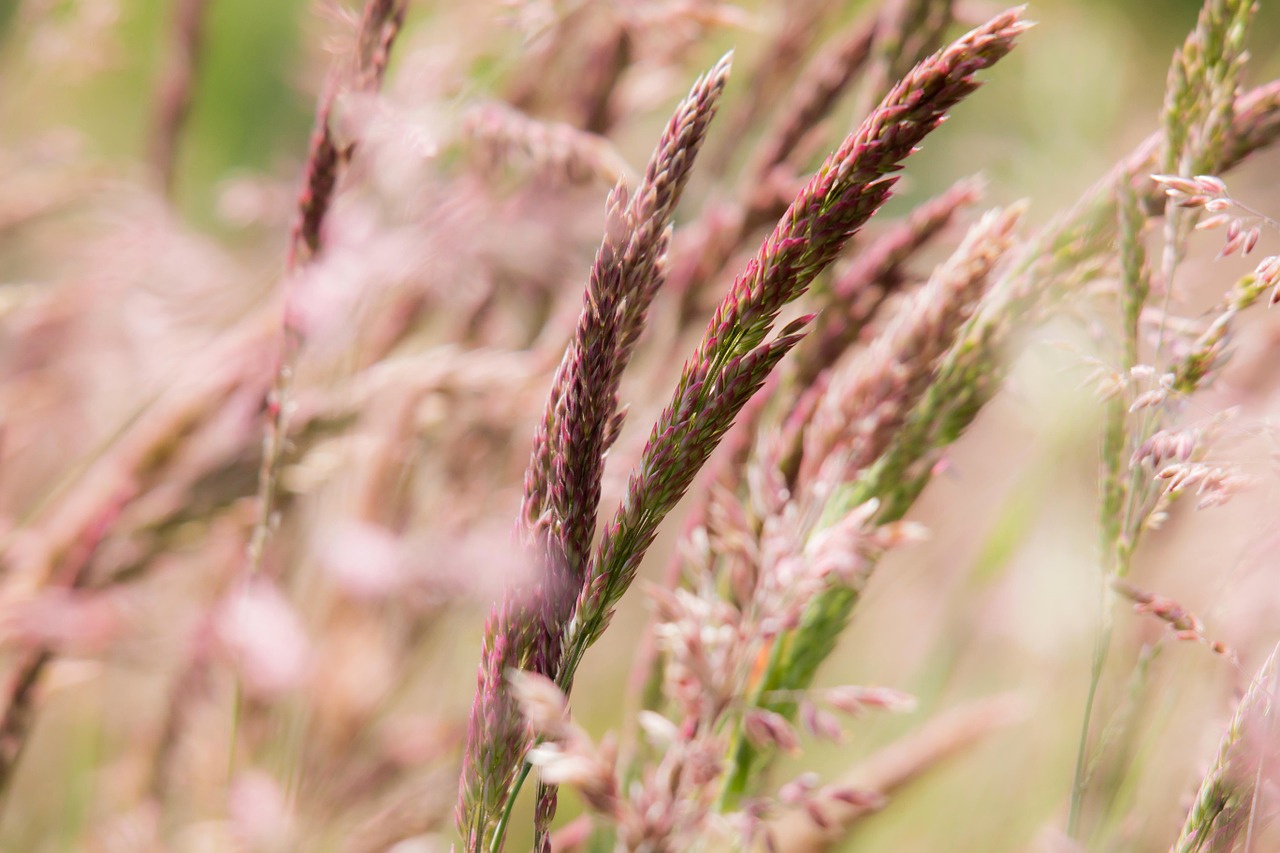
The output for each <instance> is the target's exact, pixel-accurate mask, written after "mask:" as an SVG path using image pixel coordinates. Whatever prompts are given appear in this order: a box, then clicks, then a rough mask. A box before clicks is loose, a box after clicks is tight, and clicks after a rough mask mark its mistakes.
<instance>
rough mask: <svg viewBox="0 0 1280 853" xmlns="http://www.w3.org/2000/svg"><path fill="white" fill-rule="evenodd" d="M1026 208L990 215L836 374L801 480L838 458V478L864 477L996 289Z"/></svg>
mask: <svg viewBox="0 0 1280 853" xmlns="http://www.w3.org/2000/svg"><path fill="white" fill-rule="evenodd" d="M1023 209H1024V208H1023V207H1022V206H1021V205H1019V206H1015V207H1010V208H1007V209H1005V210H996V211H992V212H990V213H987V214H986V215H985V216H983V218H982V220H981V221H980V222H978V223H977V224H976V225H974V226H973V227H972V228H970V229H969V231H968V233H966V234H965V237H964V240H963V241H961V243H960V246H959V247H958V248H957V249H956V250H955V252H953V253H952V255H951V257H950V258H948V259H947V261H946V262H945V263H943V264H942V265H941V266H939V267H938V268H937V269H936V270H935V271H934V273H933V275H932V276H930V278H929V282H928V284H926V285H925V286H924V288H922V289H921V290H920V292H919V293H917V294H915V295H914V296H912V297H911V299H910V300H908V301H907V302H906V303H905V304H904V305H903V306H902V308H901V310H900V311H899V312H898V314H897V315H896V316H895V317H894V320H893V322H892V323H891V324H890V325H889V327H888V328H886V329H885V331H884V332H883V333H882V334H881V335H880V336H879V337H877V338H876V339H875V341H873V342H872V343H871V345H870V346H869V347H868V349H867V350H866V351H865V352H863V353H860V354H859V356H858V358H856V359H854V360H853V361H852V362H850V364H849V366H848V368H847V369H843V370H838V371H837V372H836V374H835V375H834V376H833V377H832V379H831V382H830V384H829V386H828V388H827V390H826V393H825V394H824V395H823V398H822V401H821V402H820V403H819V404H818V407H817V410H816V412H815V413H814V417H813V421H812V423H811V424H810V426H809V429H808V430H807V431H806V434H805V446H804V459H803V463H802V465H801V469H800V477H799V480H800V481H801V482H805V481H817V480H819V479H821V478H820V477H819V469H820V468H821V467H822V466H825V465H829V464H832V463H833V461H834V462H835V463H836V464H838V465H839V466H840V467H841V468H842V470H843V472H844V473H843V476H837V477H835V479H836V480H843V479H846V478H848V477H852V476H856V475H857V472H859V471H861V470H862V469H863V468H865V467H866V466H868V465H870V464H871V462H873V461H874V460H875V459H876V458H877V457H878V456H879V455H880V453H881V452H882V451H883V450H884V447H885V445H886V444H887V442H888V439H889V437H890V436H891V435H892V434H893V433H894V432H896V431H897V430H898V428H899V427H900V426H901V425H902V421H903V420H904V419H905V418H906V416H907V414H908V411H909V408H910V406H911V405H912V404H913V403H914V402H915V401H916V400H917V399H919V397H920V395H921V394H922V393H923V392H924V389H925V387H927V385H928V383H929V380H930V379H931V378H932V372H933V367H934V365H935V364H936V363H937V361H938V359H940V358H941V357H942V356H943V355H944V354H945V353H946V350H947V348H948V346H949V345H950V342H951V341H952V340H953V339H954V337H955V334H956V331H957V329H959V327H960V326H961V324H963V323H964V322H965V321H966V320H967V319H968V318H969V316H970V315H971V313H972V311H973V309H974V306H975V305H976V304H977V302H978V298H979V297H980V296H981V295H982V294H983V293H984V292H985V291H986V288H987V287H988V286H990V282H991V274H992V271H993V270H994V269H995V266H996V264H997V263H999V262H1000V261H1001V260H1002V259H1003V258H1004V257H1005V256H1006V255H1007V254H1008V252H1009V251H1010V250H1011V249H1012V248H1013V245H1014V233H1013V231H1014V227H1015V226H1016V225H1017V223H1018V220H1019V219H1020V218H1021V216H1022V212H1023ZM836 454H838V456H839V458H838V459H836V460H833V459H832V456H833V455H836Z"/></svg>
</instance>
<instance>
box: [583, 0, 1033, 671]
mask: <svg viewBox="0 0 1280 853" xmlns="http://www.w3.org/2000/svg"><path fill="white" fill-rule="evenodd" d="M1029 26H1030V25H1029V24H1027V23H1026V22H1025V21H1023V19H1022V9H1021V7H1019V8H1016V9H1011V10H1009V11H1007V12H1005V13H1003V14H1001V15H998V16H996V17H995V18H993V19H992V20H991V21H989V22H988V23H987V24H985V25H984V26H982V27H979V28H978V29H975V30H973V31H972V32H970V33H968V34H966V35H965V36H962V37H961V38H960V39H958V40H957V41H956V42H954V43H953V44H952V45H951V46H949V47H948V48H946V49H945V50H943V51H941V52H940V53H938V54H936V55H935V56H933V57H931V58H929V59H927V60H925V61H924V62H922V63H921V64H920V65H918V66H917V67H916V68H915V69H914V70H913V71H912V72H911V73H910V74H908V75H907V76H906V77H905V78H903V80H902V81H900V82H899V83H898V84H897V85H896V86H894V88H893V90H892V91H891V92H890V93H889V94H888V96H886V98H885V99H884V101H883V102H882V103H881V104H880V106H879V107H877V108H876V109H875V110H874V111H873V112H872V114H871V115H870V116H869V117H868V118H867V120H866V121H865V122H864V123H863V124H862V126H861V127H860V128H859V129H858V131H857V132H855V133H854V134H852V135H850V136H849V137H848V138H847V139H846V140H845V142H844V144H842V145H841V146H840V148H839V149H838V150H837V151H836V152H835V153H834V154H832V155H831V156H830V157H829V158H828V159H827V161H826V162H825V163H823V165H822V167H821V168H819V170H818V172H817V174H816V175H814V177H813V178H812V180H810V182H809V184H808V185H807V186H806V187H805V189H804V190H803V191H802V192H801V193H800V195H799V197H797V198H796V200H795V202H794V203H793V204H792V205H791V207H790V209H788V211H787V213H786V214H785V215H784V216H783V218H782V220H781V221H780V222H779V223H778V225H777V227H776V228H775V229H774V232H773V234H772V235H770V237H769V238H768V239H766V240H765V242H764V244H763V245H762V246H761V248H760V250H759V252H758V253H757V255H756V257H755V258H754V259H753V260H752V261H751V262H750V263H749V264H748V266H747V269H746V271H745V272H744V273H743V274H742V275H741V276H739V278H738V279H737V281H736V282H734V285H733V288H732V289H731V290H730V292H729V294H728V295H727V296H726V297H725V299H724V301H723V302H721V303H720V306H719V307H718V308H717V309H716V312H715V315H714V316H713V317H712V319H711V322H710V324H709V325H708V327H707V331H706V333H705V335H704V337H703V339H702V342H701V343H700V344H699V345H698V348H697V350H696V351H695V352H694V355H693V356H692V357H691V358H690V359H689V361H687V362H686V363H685V369H684V371H683V374H682V376H681V378H680V381H679V383H678V384H677V386H676V391H675V393H674V394H673V395H672V399H671V403H670V404H669V405H668V407H667V409H666V411H664V412H663V414H662V416H661V417H660V418H659V420H658V422H657V423H656V424H655V425H654V428H653V431H652V432H651V433H650V437H649V442H648V445H647V446H646V448H645V452H644V457H643V459H642V461H641V463H640V466H639V468H637V469H636V470H635V471H633V472H632V475H631V479H630V482H629V483H628V487H627V493H626V496H625V497H624V498H623V501H622V505H621V506H620V507H619V508H618V511H617V514H616V515H615V517H614V520H613V522H612V523H611V524H610V525H609V526H608V528H606V530H605V532H604V534H603V537H602V539H601V542H600V545H599V547H598V548H597V550H596V553H595V556H594V557H593V559H592V560H591V563H590V565H589V567H588V579H587V583H586V585H585V586H584V588H583V593H582V595H580V596H579V599H578V603H577V606H576V608H575V612H574V616H573V620H572V622H571V623H570V625H569V627H568V630H567V631H566V636H565V659H564V664H563V665H562V667H561V670H560V684H561V686H562V687H565V688H566V689H568V687H569V686H570V685H571V684H572V679H573V674H574V671H575V670H576V668H577V664H578V661H580V660H581V657H582V655H583V653H584V652H585V651H586V649H587V648H588V647H589V646H590V645H591V644H592V643H593V642H595V640H596V638H597V637H599V636H600V634H601V633H602V632H603V631H604V629H605V628H606V627H607V625H608V623H609V619H610V618H611V616H612V613H613V608H614V607H615V605H616V604H617V602H618V600H619V599H620V598H621V597H622V595H623V593H624V592H626V590H627V588H628V587H629V586H630V584H631V581H632V579H633V578H634V577H635V571H636V569H637V567H638V566H639V564H640V560H641V559H642V558H643V557H644V554H645V552H646V551H647V549H648V547H649V545H650V544H652V542H653V539H654V536H655V535H656V533H657V527H658V524H659V523H660V522H661V521H662V519H663V518H664V517H665V516H666V514H667V513H668V512H669V511H670V510H671V508H672V507H673V506H674V505H675V504H676V502H677V501H678V500H679V499H680V497H681V496H682V495H683V494H684V492H685V490H686V489H687V488H688V487H689V484H690V483H691V482H692V480H693V477H694V475H695V474H696V473H697V471H698V469H699V468H701V466H702V464H703V463H704V462H705V461H706V459H707V457H708V456H709V455H710V453H711V451H712V450H713V449H714V447H715V445H716V444H717V443H718V442H719V440H720V438H721V437H722V436H723V435H724V432H725V431H726V430H727V429H728V428H729V426H730V425H731V423H732V421H733V418H734V416H736V414H737V412H738V411H739V410H740V409H741V408H742V406H743V405H744V404H745V403H746V401H747V400H748V399H750V397H751V396H752V394H754V393H755V391H756V390H757V389H758V388H759V386H760V384H761V383H762V382H763V381H764V379H765V377H766V375H767V374H768V373H769V371H770V370H771V369H772V367H773V365H774V364H775V363H776V362H777V361H778V360H779V359H780V358H781V357H782V356H783V355H784V354H785V353H786V352H787V351H788V350H790V349H791V348H792V347H794V346H795V345H796V343H798V342H799V338H800V330H801V328H802V327H803V322H801V323H794V324H791V325H789V326H788V327H787V328H785V329H784V330H783V331H782V333H781V335H780V336H779V337H778V338H775V339H774V340H772V341H770V342H765V338H766V337H767V335H768V334H769V331H770V330H771V329H772V326H773V322H774V319H775V318H776V317H777V314H778V312H779V311H780V310H781V309H782V308H783V307H784V306H785V305H786V304H787V303H788V302H790V301H791V300H793V299H795V298H796V297H797V296H799V295H800V294H801V293H803V292H804V290H805V289H806V288H807V287H808V286H809V284H810V283H811V282H812V280H813V278H814V277H815V276H816V275H817V274H818V273H819V272H821V271H822V269H824V268H825V267H826V266H827V265H828V264H829V263H830V262H831V261H832V260H834V259H835V257H836V255H837V254H838V252H839V250H840V248H841V247H842V246H843V245H844V243H845V242H846V241H847V240H848V239H849V237H850V236H852V234H853V233H854V232H855V231H856V230H857V229H858V228H860V227H861V226H862V225H863V224H864V223H865V222H866V220H867V219H869V218H870V217H871V215H872V214H873V213H874V212H875V211H876V209H878V208H879V206H880V205H881V204H883V202H884V200H885V199H886V198H887V197H888V195H889V192H890V189H891V188H892V185H893V183H894V180H895V179H894V178H893V177H891V176H890V174H891V173H892V172H894V171H897V170H898V169H900V168H901V165H900V164H901V161H902V160H903V159H905V158H906V157H907V156H908V155H909V154H910V153H911V152H912V150H913V149H914V148H915V146H916V145H918V144H919V143H920V142H921V141H922V140H923V139H924V138H925V136H927V135H928V134H929V132H931V131H932V130H933V129H934V128H935V127H937V126H938V124H939V123H940V122H941V121H942V119H943V117H944V115H945V113H946V111H947V110H949V109H950V108H951V107H953V106H955V104H957V103H959V101H960V100H962V99H963V98H964V97H965V96H967V95H969V94H970V93H972V92H973V91H974V90H975V89H976V88H977V87H978V85H979V84H978V82H977V80H976V79H975V77H974V75H975V74H976V73H977V72H978V71H980V70H982V69H984V68H987V67H989V66H991V65H993V64H994V63H995V62H997V61H999V60H1000V59H1001V58H1003V57H1004V56H1005V55H1006V54H1008V52H1009V51H1010V50H1012V49H1013V45H1014V42H1015V41H1016V39H1017V37H1018V36H1019V35H1020V34H1021V33H1022V32H1024V31H1025V30H1026V29H1027V28H1028V27H1029Z"/></svg>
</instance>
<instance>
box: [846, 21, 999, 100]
mask: <svg viewBox="0 0 1280 853" xmlns="http://www.w3.org/2000/svg"><path fill="white" fill-rule="evenodd" d="M955 5H956V4H955V2H954V0H892V2H889V3H886V4H885V7H884V9H883V10H882V11H881V12H880V15H879V21H878V23H877V26H876V50H875V56H874V57H873V58H874V64H873V65H872V69H871V74H870V75H869V77H870V79H869V81H868V83H869V86H870V90H869V91H870V92H871V93H872V97H874V93H877V92H880V91H882V90H883V89H884V88H885V87H886V86H888V85H889V84H890V83H891V82H893V81H894V80H897V79H898V78H899V77H901V76H902V75H903V74H906V73H907V72H908V71H910V70H911V66H913V65H915V64H916V63H917V62H919V61H920V60H921V59H923V58H924V57H926V56H928V55H929V54H931V53H933V52H934V51H936V50H937V49H938V48H940V47H941V46H942V44H943V34H944V33H945V32H946V30H947V27H949V26H950V25H951V22H952V21H953V20H954V18H955V9H954V8H953V7H954V6H955ZM978 20H979V21H980V20H981V18H978Z"/></svg>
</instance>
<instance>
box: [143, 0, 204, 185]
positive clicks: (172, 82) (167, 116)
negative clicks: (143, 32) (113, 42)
mask: <svg viewBox="0 0 1280 853" xmlns="http://www.w3.org/2000/svg"><path fill="white" fill-rule="evenodd" d="M175 6H176V8H175V10H174V14H173V23H172V32H173V39H172V42H171V44H170V46H169V51H170V56H169V59H168V63H167V69H168V70H167V72H166V73H165V74H164V75H163V76H162V77H161V82H160V86H159V90H158V91H157V92H156V103H155V117H154V119H153V120H152V138H151V162H152V165H153V166H154V167H155V170H156V173H157V174H158V175H159V176H160V185H161V187H162V188H163V189H164V192H165V194H166V195H170V196H171V195H172V194H173V180H174V165H175V163H176V162H177V152H178V140H179V137H180V135H181V134H182V129H183V127H184V126H185V125H186V122H187V116H188V114H189V113H190V111H191V101H192V99H193V96H194V94H195V81H196V72H197V69H198V66H199V63H200V54H201V48H202V46H203V41H204V25H205V20H206V12H207V7H208V0H182V2H180V3H177V4H175Z"/></svg>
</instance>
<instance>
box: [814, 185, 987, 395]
mask: <svg viewBox="0 0 1280 853" xmlns="http://www.w3.org/2000/svg"><path fill="white" fill-rule="evenodd" d="M982 185H983V182H982V180H981V179H978V178H966V179H964V180H961V181H958V182H957V183H956V184H954V185H953V186H951V187H950V188H949V189H947V190H946V191H945V192H943V193H942V194H941V195H939V196H937V197H936V198H932V199H929V200H928V201H926V202H924V203H923V204H921V205H919V206H918V207H916V208H915V209H914V210H912V211H911V213H909V214H908V215H907V217H906V218H905V219H903V220H902V221H901V222H898V223H895V224H894V225H892V226H891V227H890V228H889V229H887V230H886V231H885V232H884V233H883V234H881V235H880V236H878V237H877V238H876V239H875V240H874V241H872V242H871V243H870V244H869V245H867V246H866V248H864V249H863V250H862V251H860V252H859V253H858V254H857V256H856V257H854V258H852V259H851V260H850V261H849V263H848V264H846V265H845V266H844V268H843V269H838V270H837V271H836V274H835V275H834V276H833V277H832V279H831V281H830V283H829V284H828V285H827V286H826V288H825V289H824V293H823V299H822V304H823V306H824V308H823V311H822V313H821V314H819V315H818V319H817V321H816V322H815V323H814V330H813V334H812V335H811V339H810V341H809V343H807V344H806V345H805V346H803V347H801V348H800V349H799V350H798V351H797V352H796V358H795V359H794V362H793V364H794V365H795V371H794V372H795V379H796V383H797V384H799V385H801V386H806V385H809V384H810V383H811V382H812V381H813V380H814V379H815V378H817V376H818V374H819V373H821V372H822V371H823V370H825V369H827V368H828V367H830V366H831V365H832V364H834V363H835V362H836V360H837V359H838V358H839V357H840V356H841V355H842V354H843V353H844V352H845V351H846V350H847V349H848V348H849V347H850V346H852V345H853V344H854V343H856V342H857V339H858V336H859V334H861V332H862V330H863V329H864V328H865V327H866V323H867V321H868V320H870V318H871V316H872V315H873V314H874V312H875V310H876V309H877V308H878V307H879V305H880V304H882V303H883V301H884V299H885V298H886V297H888V296H889V295H890V294H892V293H893V292H894V291H895V290H896V289H897V288H898V287H899V286H900V285H901V284H902V282H903V281H904V279H905V278H906V276H905V274H904V272H903V270H902V267H903V265H904V264H905V263H906V262H907V260H908V259H910V258H911V256H912V255H914V254H915V253H916V252H917V251H919V250H920V248H921V247H923V246H924V245H926V244H927V243H929V242H930V241H931V240H933V238H934V237H936V236H937V235H938V234H939V233H941V232H942V231H943V229H945V228H946V227H947V226H948V225H949V224H951V222H952V221H953V220H954V219H955V217H956V214H957V213H959V211H960V210H961V209H962V208H965V207H969V206H971V205H973V204H975V203H976V202H977V201H978V199H979V198H981V196H982ZM871 288H878V292H877V293H876V294H875V298H874V299H873V300H870V304H867V302H866V301H864V300H865V297H866V296H867V291H869V290H870V289H871Z"/></svg>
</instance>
